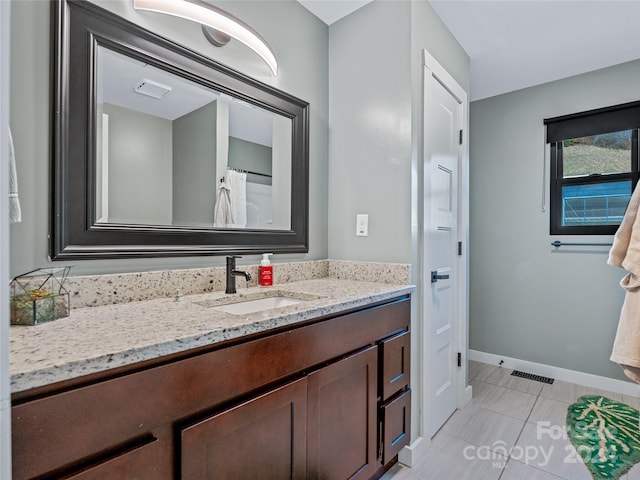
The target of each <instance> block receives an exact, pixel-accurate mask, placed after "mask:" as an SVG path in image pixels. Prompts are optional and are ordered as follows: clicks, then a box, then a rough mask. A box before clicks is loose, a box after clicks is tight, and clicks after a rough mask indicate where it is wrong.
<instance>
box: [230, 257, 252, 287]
mask: <svg viewBox="0 0 640 480" xmlns="http://www.w3.org/2000/svg"><path fill="white" fill-rule="evenodd" d="M236 258H242V257H239V256H237V255H232V256H230V257H227V289H226V290H225V293H236V277H238V276H239V277H244V278H245V279H246V280H247V282H248V281H249V280H251V275H250V274H249V272H242V271H240V270H236Z"/></svg>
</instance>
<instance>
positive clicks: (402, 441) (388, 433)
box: [382, 390, 411, 464]
mask: <svg viewBox="0 0 640 480" xmlns="http://www.w3.org/2000/svg"><path fill="white" fill-rule="evenodd" d="M410 438H411V390H407V391H406V392H403V393H401V394H400V395H398V396H397V397H395V398H392V399H391V400H389V401H388V402H387V403H386V404H384V405H383V406H382V442H383V445H382V463H383V464H386V463H387V462H389V461H390V460H391V459H392V458H393V457H395V456H396V455H397V454H398V452H399V451H400V450H401V449H402V447H404V446H405V445H408V444H409V439H410Z"/></svg>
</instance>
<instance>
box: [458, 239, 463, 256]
mask: <svg viewBox="0 0 640 480" xmlns="http://www.w3.org/2000/svg"><path fill="white" fill-rule="evenodd" d="M458 256H462V242H458Z"/></svg>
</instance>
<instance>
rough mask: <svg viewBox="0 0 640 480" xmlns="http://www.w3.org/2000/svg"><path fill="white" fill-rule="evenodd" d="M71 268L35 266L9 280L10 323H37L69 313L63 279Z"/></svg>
mask: <svg viewBox="0 0 640 480" xmlns="http://www.w3.org/2000/svg"><path fill="white" fill-rule="evenodd" d="M70 269H71V267H54V268H38V269H36V270H33V271H32V272H28V273H25V274H22V275H19V276H17V277H16V278H14V279H13V280H12V282H11V325H38V324H40V323H44V322H50V321H51V320H55V319H57V318H62V317H68V316H69V292H67V290H66V289H65V287H64V282H65V280H66V279H67V276H68V275H69V270H70Z"/></svg>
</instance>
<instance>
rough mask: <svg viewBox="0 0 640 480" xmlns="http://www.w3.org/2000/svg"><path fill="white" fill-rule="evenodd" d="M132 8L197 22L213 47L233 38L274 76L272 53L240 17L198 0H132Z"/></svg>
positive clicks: (274, 66)
mask: <svg viewBox="0 0 640 480" xmlns="http://www.w3.org/2000/svg"><path fill="white" fill-rule="evenodd" d="M133 8H135V9H136V10H146V11H150V12H156V13H164V14H167V15H173V16H175V17H180V18H184V19H187V20H191V21H192V22H196V23H200V24H202V30H203V31H204V35H205V37H206V38H207V40H208V41H209V42H211V43H212V44H213V45H215V46H217V47H221V46H223V45H226V44H227V43H228V42H229V40H230V39H231V38H235V39H236V40H238V41H240V42H242V43H244V44H245V45H246V46H247V47H249V48H251V49H252V50H253V51H254V52H256V53H257V54H258V55H260V57H261V58H262V59H263V60H264V61H265V62H266V64H267V65H269V68H270V69H271V71H272V72H273V75H274V76H278V62H277V61H276V57H275V55H274V54H273V52H272V51H271V48H270V47H269V45H267V43H266V42H265V41H264V40H263V39H262V38H261V37H260V35H258V33H257V32H256V31H255V30H253V29H252V28H251V27H250V26H248V25H247V24H245V23H244V22H242V21H241V20H238V19H237V18H235V17H233V16H232V15H230V14H228V13H227V12H225V11H223V10H220V9H219V8H217V7H214V6H213V5H210V4H208V3H206V2H203V1H200V0H133Z"/></svg>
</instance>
